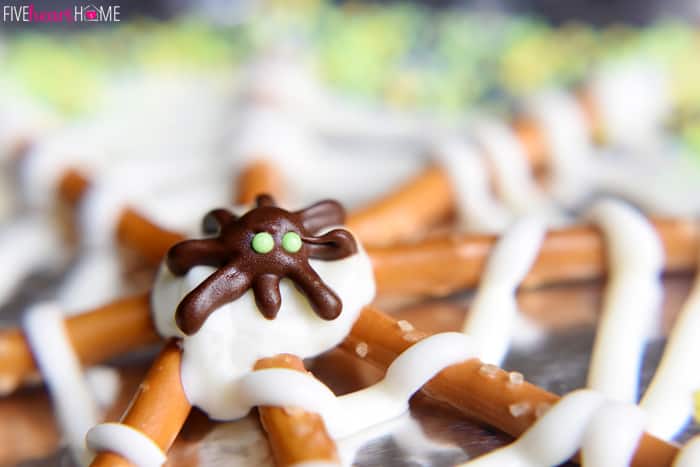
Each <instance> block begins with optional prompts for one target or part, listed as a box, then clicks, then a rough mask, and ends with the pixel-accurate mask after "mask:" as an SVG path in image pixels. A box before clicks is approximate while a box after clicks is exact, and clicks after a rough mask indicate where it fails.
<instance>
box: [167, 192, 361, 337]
mask: <svg viewBox="0 0 700 467" xmlns="http://www.w3.org/2000/svg"><path fill="white" fill-rule="evenodd" d="M344 219H345V211H344V209H343V207H342V206H341V205H340V204H339V203H338V202H336V201H332V200H326V201H320V202H318V203H316V204H314V205H312V206H309V207H307V208H306V209H302V210H300V211H296V212H290V211H286V210H284V209H281V208H279V207H277V205H276V204H275V202H274V200H273V199H272V197H270V196H268V195H260V196H258V197H257V199H256V207H255V208H253V209H252V210H250V211H249V212H247V213H246V214H245V215H243V216H241V217H240V218H239V217H237V216H235V215H234V214H232V213H231V212H230V211H228V210H225V209H215V210H213V211H211V212H210V213H209V214H207V215H206V216H205V218H204V223H203V224H204V231H205V232H206V233H208V234H216V236H214V237H210V238H205V239H199V240H186V241H183V242H180V243H178V244H177V245H175V246H173V247H172V248H171V249H170V250H169V251H168V254H167V257H166V264H167V266H168V268H169V269H170V271H171V272H172V273H173V274H175V275H178V276H182V275H184V274H186V273H187V272H188V271H189V270H190V269H191V268H193V267H194V266H197V265H206V266H212V267H215V268H217V270H216V271H215V272H214V273H212V274H211V275H210V276H209V277H208V278H207V279H206V280H204V282H202V283H201V284H200V285H199V286H197V287H196V288H195V289H194V290H192V291H191V292H190V293H189V294H187V295H186V296H185V298H184V299H183V300H182V301H181V302H180V304H179V306H178V307H177V311H176V312H175V320H176V322H177V325H178V326H179V327H180V329H181V330H182V331H183V332H184V333H185V334H187V335H191V334H194V333H195V332H197V331H198V330H199V328H201V327H202V325H203V324H204V321H205V320H206V319H207V318H208V317H209V315H210V314H211V313H212V312H213V311H214V310H215V309H216V308H218V307H219V306H221V305H223V304H225V303H228V302H232V301H234V300H236V299H238V298H239V297H240V296H241V295H243V294H244V293H245V292H246V291H247V290H248V289H250V288H252V289H253V294H254V295H255V302H256V303H257V305H258V309H259V310H260V312H261V313H262V315H263V316H265V318H267V319H274V318H275V317H276V316H277V312H278V311H279V309H280V305H281V297H280V290H279V283H280V280H281V279H283V278H285V277H286V278H289V279H291V280H292V282H294V285H295V286H296V287H297V289H299V290H300V291H301V292H302V293H303V294H304V295H305V296H306V297H307V299H308V300H309V303H310V304H311V307H312V308H313V310H314V312H315V313H316V314H317V315H318V316H319V317H321V318H323V319H325V320H332V319H335V318H337V317H338V315H339V314H340V312H341V310H342V306H343V305H342V303H341V301H340V299H339V298H338V296H337V295H336V294H335V292H333V291H332V290H331V289H330V288H329V287H328V285H326V283H325V282H323V280H322V279H321V278H320V277H319V275H318V274H317V273H316V271H314V269H313V268H312V267H311V265H310V264H309V259H310V258H313V259H321V260H337V259H341V258H345V257H347V256H350V255H352V254H354V253H355V252H357V244H356V243H355V239H354V237H353V236H352V234H351V233H350V232H348V231H347V230H345V229H334V230H331V231H330V232H327V233H325V234H323V235H320V236H316V235H314V234H315V233H317V232H318V231H319V230H321V229H324V228H327V227H329V226H332V225H338V224H342V223H343V221H344Z"/></svg>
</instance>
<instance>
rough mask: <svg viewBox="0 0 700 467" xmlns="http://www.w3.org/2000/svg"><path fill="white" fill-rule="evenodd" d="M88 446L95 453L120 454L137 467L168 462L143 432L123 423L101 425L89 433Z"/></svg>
mask: <svg viewBox="0 0 700 467" xmlns="http://www.w3.org/2000/svg"><path fill="white" fill-rule="evenodd" d="M86 441H87V446H88V447H89V448H90V449H91V450H92V451H94V452H103V451H110V452H114V453H117V454H119V455H120V456H121V457H123V458H124V459H126V460H127V461H129V462H131V463H132V464H134V465H135V466H136V467H156V466H160V465H163V464H164V463H165V460H166V456H165V453H164V452H163V450H162V449H160V447H159V446H158V445H157V444H156V443H155V442H154V441H153V440H152V439H151V438H149V437H148V436H146V435H145V434H144V433H143V432H141V431H139V430H137V429H136V428H133V427H131V426H129V425H124V424H122V423H101V424H99V425H95V426H94V427H92V428H91V429H90V431H88V433H87V436H86Z"/></svg>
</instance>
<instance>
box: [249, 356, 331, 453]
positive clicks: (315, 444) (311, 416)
mask: <svg viewBox="0 0 700 467" xmlns="http://www.w3.org/2000/svg"><path fill="white" fill-rule="evenodd" d="M264 368H289V369H292V370H297V371H301V372H304V371H306V370H305V369H304V362H302V361H301V359H300V358H298V357H295V356H294V355H289V354H282V355H278V356H276V357H271V358H263V359H260V360H258V361H257V363H256V364H255V369H256V370H261V369H264ZM258 412H259V414H260V421H261V422H262V426H263V428H264V429H265V431H266V432H267V438H268V440H269V442H270V448H271V449H272V455H273V456H274V458H275V463H276V464H277V466H278V467H288V466H292V465H295V464H298V463H302V462H310V461H323V462H332V463H337V462H338V452H337V450H336V446H335V442H334V441H333V439H331V437H330V436H329V435H328V431H326V425H325V424H324V423H323V419H322V418H321V417H320V416H319V415H318V414H315V413H310V412H306V411H304V410H302V409H298V408H288V407H284V408H281V407H259V408H258Z"/></svg>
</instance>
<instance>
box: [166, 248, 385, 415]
mask: <svg viewBox="0 0 700 467" xmlns="http://www.w3.org/2000/svg"><path fill="white" fill-rule="evenodd" d="M309 263H310V264H311V266H312V267H313V268H314V269H315V270H316V272H317V273H318V275H319V276H320V277H321V278H322V279H323V280H324V282H326V284H328V286H329V287H330V288H331V289H332V290H333V291H334V292H335V293H336V294H337V295H338V297H340V299H341V300H342V302H343V311H342V313H341V314H340V316H339V317H338V318H336V319H334V320H331V321H326V320H323V319H321V318H320V317H318V316H317V315H316V314H315V313H314V312H313V310H312V309H311V306H310V305H309V302H308V300H307V298H306V297H305V296H304V295H302V294H301V293H300V292H299V291H298V290H297V289H296V288H295V287H294V285H293V284H292V283H291V281H289V280H287V279H284V280H282V281H281V282H280V293H281V298H282V306H281V308H280V311H279V313H278V315H277V318H276V319H274V320H268V319H265V318H264V317H263V316H262V314H261V313H260V312H259V311H258V308H257V306H256V304H255V299H254V296H253V293H252V291H248V292H246V293H245V294H244V295H243V296H241V297H240V298H239V299H238V300H236V301H234V302H231V303H228V304H226V305H223V306H221V307H219V308H218V309H216V310H215V311H214V312H213V313H212V314H211V315H210V316H209V318H208V319H207V320H206V322H205V323H204V325H203V326H202V328H201V329H200V330H199V331H198V332H197V333H196V334H194V335H192V336H186V337H184V338H183V342H182V345H183V352H184V353H183V361H182V382H183V386H184V389H185V394H186V395H187V398H188V400H189V401H190V402H191V403H192V404H193V405H196V406H198V407H200V408H201V409H203V410H204V411H205V412H207V413H208V414H209V415H210V416H211V417H212V418H215V419H234V418H239V417H241V416H243V415H245V414H246V413H247V412H248V411H249V409H250V405H248V404H245V403H241V401H240V400H237V398H236V397H235V396H234V395H235V394H236V392H237V390H236V387H237V386H238V384H239V379H240V377H241V376H243V375H244V374H245V373H247V372H249V371H251V369H252V367H253V365H254V364H255V362H256V361H257V360H258V359H260V358H262V357H269V356H272V355H277V354H280V353H291V354H293V355H297V356H299V357H301V358H307V357H312V356H315V355H318V354H320V353H322V352H325V351H326V350H329V349H331V348H333V347H335V346H336V345H337V344H339V343H340V342H341V341H342V340H343V339H344V338H345V337H346V336H347V335H348V333H349V332H350V328H351V327H352V325H353V324H354V323H355V320H356V319H357V317H358V315H359V313H360V311H361V309H362V307H364V306H365V305H367V304H368V303H369V302H370V301H371V300H372V299H373V297H374V292H375V285H374V276H373V272H372V266H371V264H370V261H369V258H368V256H367V254H366V253H365V252H364V250H362V249H360V251H358V253H356V254H354V255H352V256H350V257H347V258H344V259H341V260H337V261H320V260H310V261H309ZM212 272H214V269H213V268H210V267H207V266H197V267H194V268H192V269H191V270H190V271H189V272H188V273H187V274H186V275H185V276H182V277H175V276H174V275H173V274H171V273H170V272H169V271H168V269H167V267H165V266H163V267H161V270H160V272H159V274H158V277H157V278H156V282H155V286H154V290H153V295H152V304H153V312H154V321H155V323H156V328H157V329H158V332H159V333H160V334H161V335H162V336H164V337H183V336H182V333H181V332H180V331H179V329H177V327H176V325H175V321H174V313H175V309H176V307H177V304H178V303H179V302H180V300H181V299H182V298H183V297H184V296H185V295H186V294H187V293H189V292H190V291H191V290H192V289H194V288H195V287H196V286H197V285H198V284H200V283H201V282H202V281H203V280H204V279H206V278H207V277H208V276H209V275H210V274H211V273H212Z"/></svg>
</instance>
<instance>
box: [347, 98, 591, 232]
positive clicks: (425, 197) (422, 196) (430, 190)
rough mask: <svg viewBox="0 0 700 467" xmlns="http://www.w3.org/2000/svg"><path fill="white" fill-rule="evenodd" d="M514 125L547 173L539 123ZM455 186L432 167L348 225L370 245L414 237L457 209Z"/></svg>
mask: <svg viewBox="0 0 700 467" xmlns="http://www.w3.org/2000/svg"><path fill="white" fill-rule="evenodd" d="M577 99H578V101H579V104H580V105H581V109H582V110H583V113H584V116H585V117H586V120H587V123H588V127H589V128H590V132H591V135H592V136H593V135H594V134H595V133H596V132H600V125H601V123H600V117H599V115H598V112H597V109H596V108H595V102H593V100H592V99H591V98H590V96H588V95H587V94H585V93H581V94H580V95H579V96H577ZM511 126H512V129H513V131H514V133H515V135H516V137H517V138H518V140H519V141H520V143H521V144H522V146H523V153H524V156H525V157H526V158H527V162H528V164H529V165H530V167H531V169H532V172H533V173H535V174H537V173H540V172H542V171H545V170H546V169H547V166H548V164H549V147H548V143H547V140H546V138H545V135H544V134H543V132H542V130H541V128H540V127H539V125H538V123H537V122H536V121H535V120H533V119H532V118H528V117H520V118H517V119H515V120H514V121H513V123H512V125H511ZM491 178H492V179H493V176H492V177H491ZM452 183H453V182H452V179H451V177H450V176H449V174H447V173H446V172H445V171H444V170H443V169H442V168H441V167H437V166H431V167H429V168H427V169H425V170H424V171H423V172H422V173H420V174H418V175H417V176H416V177H415V178H413V179H412V180H410V181H408V182H407V183H405V184H403V185H401V186H400V187H398V188H397V189H396V190H395V191H394V192H392V193H390V194H389V195H387V196H385V197H384V198H382V199H380V200H377V201H375V202H374V203H371V204H369V205H367V206H365V207H364V208H362V209H360V210H359V211H357V212H355V213H353V214H352V215H351V216H350V218H349V220H348V226H349V227H350V228H351V229H353V230H354V231H355V233H357V235H358V236H359V237H360V238H361V239H362V240H363V241H364V242H365V243H367V244H370V245H372V244H378V245H381V244H386V243H390V242H392V241H396V240H398V239H407V238H411V237H414V236H415V235H416V234H418V233H421V232H422V231H423V230H424V229H425V227H427V226H430V225H433V224H435V223H436V222H437V221H439V220H441V219H444V218H445V217H447V216H448V215H449V214H450V213H452V212H453V211H454V210H455V207H456V206H455V199H454V196H453V193H452V189H451V188H450V187H451V186H452Z"/></svg>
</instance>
